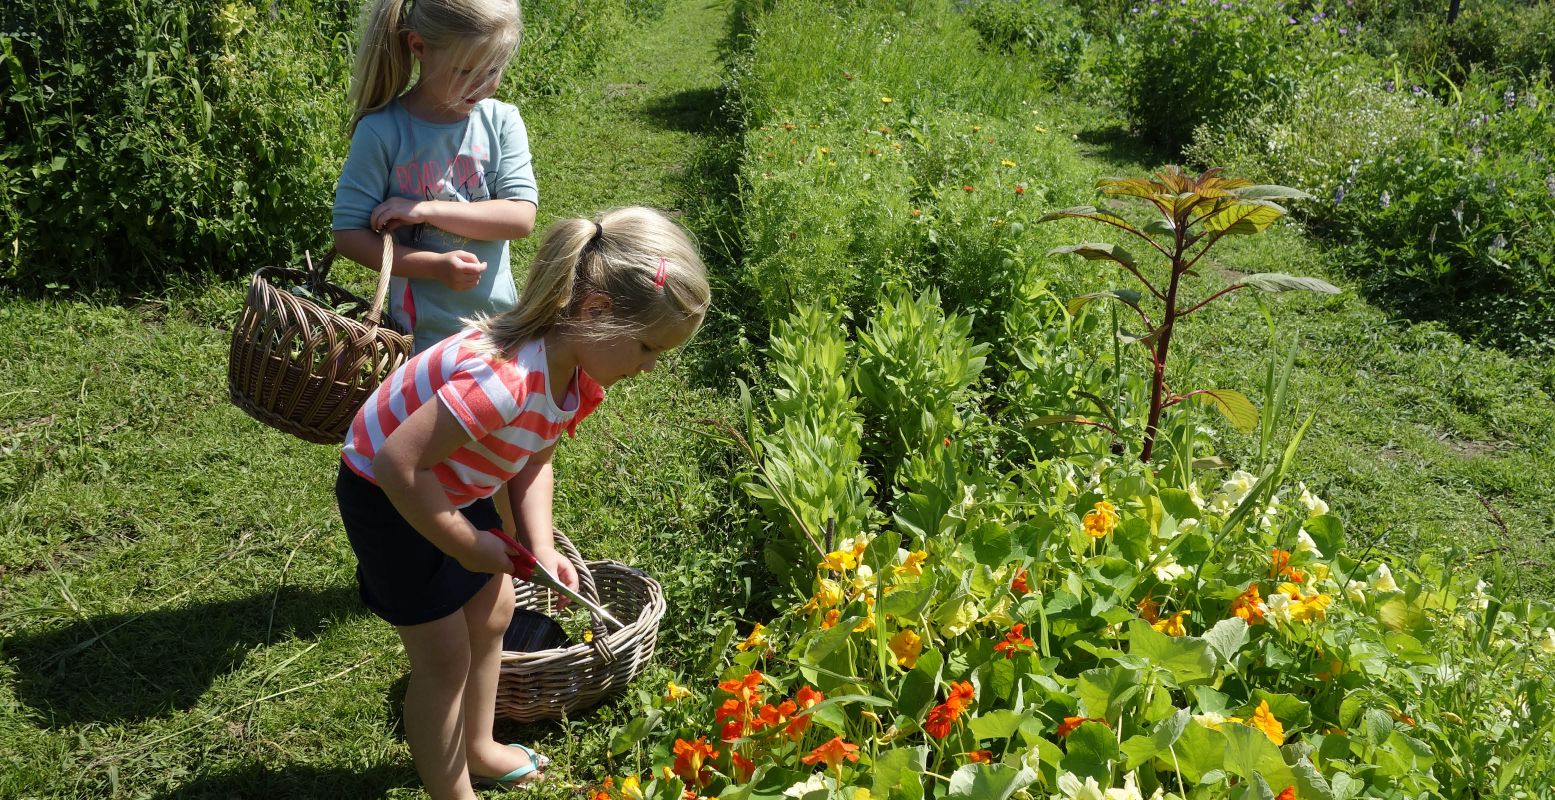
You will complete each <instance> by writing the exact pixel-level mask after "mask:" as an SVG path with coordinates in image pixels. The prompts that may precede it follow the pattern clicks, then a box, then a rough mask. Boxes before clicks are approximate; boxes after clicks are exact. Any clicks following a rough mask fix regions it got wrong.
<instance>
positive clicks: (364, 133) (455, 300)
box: [333, 98, 540, 352]
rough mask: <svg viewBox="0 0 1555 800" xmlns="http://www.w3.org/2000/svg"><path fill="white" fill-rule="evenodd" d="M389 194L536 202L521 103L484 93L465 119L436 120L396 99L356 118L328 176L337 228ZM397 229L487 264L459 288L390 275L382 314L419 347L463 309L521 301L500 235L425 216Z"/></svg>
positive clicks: (363, 219)
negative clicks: (486, 236) (451, 228)
mask: <svg viewBox="0 0 1555 800" xmlns="http://www.w3.org/2000/svg"><path fill="white" fill-rule="evenodd" d="M390 197H404V198H408V199H412V200H451V201H455V202H464V203H474V202H478V201H481V200H490V199H493V198H498V199H511V200H528V201H529V202H531V203H534V204H535V205H537V206H538V205H539V203H540V193H539V190H538V189H537V188H536V186H535V175H534V166H533V164H532V163H531V158H530V155H529V135H528V133H527V132H526V131H525V129H524V120H523V119H522V118H521V117H519V115H518V109H516V108H514V107H513V106H511V105H509V104H507V103H504V102H501V101H500V100H493V99H490V98H488V99H485V100H482V101H480V102H479V103H476V104H475V108H474V109H472V110H471V111H470V115H469V116H468V117H466V118H465V119H463V120H460V121H459V122H454V123H449V124H446V125H440V124H437V123H432V122H427V121H426V120H422V119H418V118H416V117H414V116H412V115H411V114H410V113H409V112H407V111H406V110H405V108H404V107H403V106H401V105H400V101H399V100H398V99H395V100H393V101H392V102H390V103H389V105H387V106H385V107H384V108H382V109H380V110H378V111H375V112H373V113H372V114H369V115H367V116H365V117H362V119H361V121H360V122H358V123H357V125H356V133H355V134H354V135H353V136H352V137H351V152H350V154H349V155H347V156H346V164H345V167H344V168H343V169H342V170H341V172H340V181H339V182H338V183H336V184H335V211H334V221H333V227H334V229H335V230H337V231H338V230H351V229H357V228H361V229H365V228H367V227H368V225H369V222H370V218H371V215H372V210H373V209H374V208H376V207H377V206H378V204H379V203H382V202H383V201H384V200H387V199H388V198H390ZM394 233H395V239H396V240H397V241H398V242H399V243H400V244H402V245H405V246H407V247H414V248H417V249H421V250H431V251H433V252H438V253H447V252H449V251H452V250H466V251H468V252H471V253H474V254H475V256H476V258H478V259H480V260H481V261H483V262H485V263H486V270H485V272H482V273H481V279H480V283H479V284H477V285H476V286H475V287H474V288H472V289H470V290H468V291H463V292H456V291H454V290H452V289H449V288H448V287H447V286H444V285H443V283H442V281H438V280H429V279H421V278H416V279H410V280H407V279H405V278H398V277H396V278H394V279H392V281H391V282H390V284H389V313H390V314H391V315H392V316H393V317H394V319H396V320H397V321H399V322H400V323H401V324H403V325H405V327H406V328H407V329H408V330H410V331H411V332H412V333H414V334H415V339H416V342H415V346H416V352H420V351H422V350H425V349H427V348H428V347H431V346H432V345H434V344H436V343H438V342H439V341H441V340H443V339H444V338H446V337H448V336H452V335H453V334H455V333H458V332H459V330H460V328H462V327H463V326H462V325H461V324H460V322H459V319H460V318H461V317H468V316H472V315H475V314H481V313H486V314H498V313H501V312H503V311H507V310H508V309H511V308H512V307H513V306H514V305H516V304H517V303H518V291H517V288H516V287H515V286H514V285H513V271H512V268H511V265H510V264H509V263H508V243H507V240H505V239H504V240H501V241H495V242H490V241H482V240H479V239H467V238H465V237H463V236H458V235H456V234H452V233H449V232H447V231H445V230H441V229H439V228H436V227H434V226H432V225H425V224H423V225H409V226H405V227H401V228H399V229H398V230H396V231H395V232H394ZM373 266H375V267H376V266H377V265H376V264H374V265H373Z"/></svg>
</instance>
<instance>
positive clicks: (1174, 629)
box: [1150, 611, 1189, 636]
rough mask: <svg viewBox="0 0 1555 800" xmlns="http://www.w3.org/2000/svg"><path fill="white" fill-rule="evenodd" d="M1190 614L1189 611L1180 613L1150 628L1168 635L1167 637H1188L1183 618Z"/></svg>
mask: <svg viewBox="0 0 1555 800" xmlns="http://www.w3.org/2000/svg"><path fill="white" fill-rule="evenodd" d="M1188 613H1189V612H1187V611H1179V612H1177V613H1176V614H1173V615H1171V616H1170V617H1165V618H1163V619H1161V621H1159V622H1157V623H1155V624H1154V625H1151V626H1150V627H1152V628H1154V629H1156V630H1158V631H1160V632H1161V633H1164V634H1166V635H1167V636H1187V635H1188V629H1187V628H1185V627H1183V624H1182V618H1183V617H1186V616H1188Z"/></svg>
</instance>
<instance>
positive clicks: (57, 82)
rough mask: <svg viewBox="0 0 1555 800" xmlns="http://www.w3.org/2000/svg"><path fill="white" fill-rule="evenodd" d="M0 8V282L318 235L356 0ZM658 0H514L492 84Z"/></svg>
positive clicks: (150, 267) (139, 274) (545, 61)
mask: <svg viewBox="0 0 1555 800" xmlns="http://www.w3.org/2000/svg"><path fill="white" fill-rule="evenodd" d="M90 6H91V11H90V13H64V12H61V11H60V8H59V5H58V4H57V3H49V2H43V1H42V0H20V2H15V3H7V4H6V5H5V7H4V8H3V9H0V96H4V97H5V98H6V100H5V103H4V105H3V106H0V126H3V127H0V245H3V246H0V286H11V287H15V288H20V289H22V290H24V291H30V292H36V291H41V290H44V289H53V290H60V289H65V288H70V289H77V290H83V291H92V290H99V289H101V290H110V291H117V292H120V293H124V294H140V293H146V292H154V291H155V290H156V289H157V288H158V287H160V286H163V285H165V284H166V283H167V282H168V281H170V280H173V279H175V277H176V276H177V275H180V274H189V273H193V274H215V275H222V276H228V275H234V274H244V273H247V272H250V271H252V270H254V269H256V268H258V267H260V266H264V265H265V264H275V263H292V262H294V261H296V260H297V259H298V258H300V254H301V252H302V251H303V249H304V248H313V249H319V247H320V246H321V243H323V242H326V241H327V239H328V231H329V209H330V206H331V205H332V203H333V200H334V187H335V178H336V177H337V175H338V172H339V168H340V163H341V161H342V160H343V159H344V158H345V151H346V147H347V145H348V137H347V133H346V131H347V123H348V121H349V119H350V114H349V109H348V108H347V104H346V98H345V86H346V84H347V83H348V82H349V77H350V72H351V59H352V57H353V53H354V51H355V48H356V14H357V12H358V11H359V10H360V8H361V4H360V3H355V2H322V1H319V2H315V1H314V0H290V1H289V2H281V3H271V2H257V1H251V0H240V2H232V3H226V4H215V3H197V2H171V3H169V2H147V0H102V2H93V3H91V4H90ZM661 7H662V2H660V0H608V1H607V2H581V0H538V2H526V3H524V16H525V23H526V24H525V34H524V42H523V45H522V48H521V50H520V54H519V57H518V59H517V60H516V62H515V64H514V66H513V68H511V69H509V70H508V73H507V76H506V77H505V79H504V80H505V85H504V87H503V89H502V90H501V95H502V96H503V97H510V98H511V97H533V96H537V95H543V94H550V93H554V92H557V91H560V90H562V89H564V88H566V87H567V86H568V85H569V82H570V81H576V80H579V79H580V78H581V77H582V76H585V75H586V74H587V73H588V70H589V69H590V67H591V66H592V65H593V64H594V63H595V62H596V61H597V60H598V58H599V56H600V54H601V52H602V51H603V48H605V47H607V46H609V45H610V44H611V43H612V42H615V41H617V40H618V39H619V38H620V37H621V36H623V35H625V34H626V32H627V31H628V30H629V29H630V28H631V27H632V26H634V25H637V24H639V23H640V22H641V21H642V20H643V19H644V18H646V17H650V16H652V15H654V14H657V13H658V12H659V10H660V8H661Z"/></svg>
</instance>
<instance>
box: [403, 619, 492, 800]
mask: <svg viewBox="0 0 1555 800" xmlns="http://www.w3.org/2000/svg"><path fill="white" fill-rule="evenodd" d="M395 630H396V631H397V632H398V633H399V635H400V641H402V642H404V643H405V652H406V653H407V654H408V655H409V656H410V685H409V686H408V687H407V688H406V690H405V742H406V743H407V744H409V745H410V755H411V758H412V759H413V760H414V761H415V764H416V773H417V774H418V775H420V776H421V783H422V785H423V786H424V787H425V788H426V792H427V794H428V795H430V796H431V797H432V798H433V800H445V799H446V800H473V798H474V797H475V790H474V789H473V788H471V786H470V773H469V770H468V769H467V768H466V762H465V755H464V749H465V748H464V714H463V708H464V690H465V680H466V677H467V676H468V675H469V671H470V646H469V645H470V641H469V640H470V637H469V631H468V629H467V628H466V626H465V624H464V615H463V614H459V613H454V614H449V615H448V616H446V617H443V618H442V619H438V620H433V621H432V622H427V623H423V624H421V625H407V626H403V627H399V626H397V627H396V628H395Z"/></svg>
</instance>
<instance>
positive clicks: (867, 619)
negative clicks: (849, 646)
mask: <svg viewBox="0 0 1555 800" xmlns="http://www.w3.org/2000/svg"><path fill="white" fill-rule="evenodd" d="M871 605H873V604H871ZM874 627H875V613H874V612H873V611H871V612H869V613H868V614H865V615H864V618H863V619H861V620H859V622H858V624H857V625H854V626H853V632H854V633H863V632H864V631H867V630H870V629H871V628H874Z"/></svg>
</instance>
